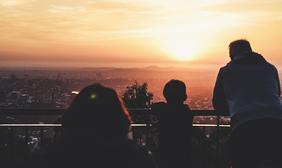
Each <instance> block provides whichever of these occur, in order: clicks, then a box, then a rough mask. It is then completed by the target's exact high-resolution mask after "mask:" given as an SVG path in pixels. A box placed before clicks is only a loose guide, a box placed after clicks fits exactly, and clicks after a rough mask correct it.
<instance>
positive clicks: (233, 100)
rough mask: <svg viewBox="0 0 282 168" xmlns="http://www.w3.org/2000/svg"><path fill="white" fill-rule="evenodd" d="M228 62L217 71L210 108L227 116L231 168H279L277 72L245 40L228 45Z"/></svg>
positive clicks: (280, 115) (281, 124) (281, 141)
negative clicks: (229, 122)
mask: <svg viewBox="0 0 282 168" xmlns="http://www.w3.org/2000/svg"><path fill="white" fill-rule="evenodd" d="M229 54H230V58H231V61H230V62H229V63H228V64H227V65H226V66H224V67H222V68H221V69H220V71H219V74H218V77H217V81H216V84H215V88H214V94H213V106H214V108H215V109H216V110H217V112H219V115H220V114H222V113H223V112H229V115H230V116H231V127H232V133H231V139H230V145H231V146H230V147H231V148H230V149H231V150H230V151H231V153H230V159H231V160H230V161H231V164H232V166H233V168H234V167H235V168H237V167H240V168H245V167H248V168H250V167H252V168H253V167H260V166H262V165H267V166H274V167H282V164H281V152H282V145H281V144H282V138H281V137H282V136H281V134H282V133H281V132H282V120H281V119H282V105H281V101H280V82H279V76H278V72H277V70H276V68H275V66H273V65H272V64H270V63H268V62H267V61H266V60H265V59H264V58H263V57H262V56H261V55H260V54H257V53H255V52H253V51H252V49H251V46H250V43H249V42H248V41H247V40H236V41H233V42H232V43H230V45H229Z"/></svg>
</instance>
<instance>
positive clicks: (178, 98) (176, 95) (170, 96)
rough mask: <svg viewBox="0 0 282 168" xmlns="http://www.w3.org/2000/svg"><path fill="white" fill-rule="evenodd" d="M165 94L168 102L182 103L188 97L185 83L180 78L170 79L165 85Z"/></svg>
mask: <svg viewBox="0 0 282 168" xmlns="http://www.w3.org/2000/svg"><path fill="white" fill-rule="evenodd" d="M163 95H164V97H165V99H166V101H167V102H168V103H173V104H182V103H183V102H184V101H185V100H186V99H187V94H186V86H185V83H184V82H182V81H180V80H174V79H172V80H170V81H169V82H167V83H166V85H165V87H164V90H163Z"/></svg>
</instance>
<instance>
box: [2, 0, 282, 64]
mask: <svg viewBox="0 0 282 168" xmlns="http://www.w3.org/2000/svg"><path fill="white" fill-rule="evenodd" d="M239 38H246V39H248V40H249V41H250V42H251V44H252V46H253V49H254V50H255V51H257V52H259V53H261V54H262V55H264V56H265V57H266V58H267V59H268V60H269V61H271V62H272V63H274V64H276V65H277V66H282V0H254V1H250V0H92V1H90V0H85V1H78V0H76V1H74V0H60V1H57V0H0V65H1V66H60V65H62V66H149V65H159V66H178V65H179V66H195V65H215V66H218V65H223V64H224V63H225V62H227V61H228V60H229V58H228V43H229V42H231V41H232V40H235V39H239Z"/></svg>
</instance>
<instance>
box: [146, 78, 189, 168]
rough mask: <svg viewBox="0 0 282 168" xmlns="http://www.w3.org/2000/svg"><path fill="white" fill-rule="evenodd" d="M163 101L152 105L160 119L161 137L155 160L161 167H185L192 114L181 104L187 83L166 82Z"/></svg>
mask: <svg viewBox="0 0 282 168" xmlns="http://www.w3.org/2000/svg"><path fill="white" fill-rule="evenodd" d="M163 95H164V97H165V99H166V103H165V102H160V103H156V104H153V106H152V113H153V114H154V115H156V116H157V118H158V120H159V124H160V125H159V128H160V136H159V147H158V150H157V160H158V164H159V166H160V168H181V167H188V166H189V165H188V163H189V155H190V154H189V153H190V139H191V129H192V113H191V111H190V108H189V107H188V106H187V105H186V104H184V101H185V100H186V99H187V94H186V86H185V84H184V82H182V81H179V80H171V81H169V82H168V83H167V84H166V85H165V87H164V90H163Z"/></svg>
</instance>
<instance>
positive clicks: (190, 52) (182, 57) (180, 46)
mask: <svg viewBox="0 0 282 168" xmlns="http://www.w3.org/2000/svg"><path fill="white" fill-rule="evenodd" d="M167 52H168V54H169V56H170V57H171V58H172V59H175V60H179V61H191V60H194V59H196V57H197V52H198V51H197V45H196V44H195V43H193V41H192V42H191V41H189V40H181V39H174V40H171V41H170V42H169V43H168V44H167Z"/></svg>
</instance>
